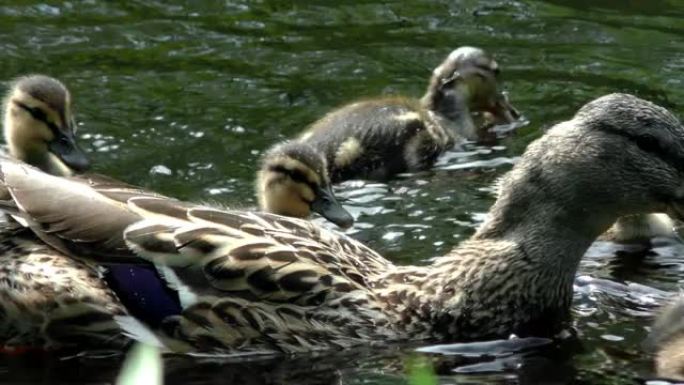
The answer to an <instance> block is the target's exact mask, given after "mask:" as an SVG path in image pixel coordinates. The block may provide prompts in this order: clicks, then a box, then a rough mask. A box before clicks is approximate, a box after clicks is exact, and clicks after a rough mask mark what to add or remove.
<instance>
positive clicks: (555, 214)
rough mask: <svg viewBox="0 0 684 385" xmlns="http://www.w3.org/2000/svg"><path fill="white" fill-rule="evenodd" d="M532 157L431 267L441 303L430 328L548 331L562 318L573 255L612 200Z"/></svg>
mask: <svg viewBox="0 0 684 385" xmlns="http://www.w3.org/2000/svg"><path fill="white" fill-rule="evenodd" d="M535 162H538V160H533V161H530V160H528V161H526V160H525V159H523V160H522V161H521V163H526V164H524V165H522V167H519V166H520V164H519V165H518V166H516V168H514V170H513V171H511V173H510V174H508V176H507V178H506V182H505V183H504V186H503V188H502V192H501V194H500V196H499V198H498V200H497V201H496V203H495V204H494V206H493V207H492V209H491V210H490V212H489V217H488V219H487V220H486V222H485V223H484V224H483V225H482V226H481V227H480V229H479V230H478V231H477V232H476V234H475V235H474V236H473V237H472V238H471V239H470V240H468V241H467V242H464V243H463V244H461V245H460V246H459V247H457V248H456V249H455V250H453V251H452V252H451V253H450V254H449V255H448V256H446V257H444V258H441V259H439V260H438V261H437V262H435V264H434V265H433V266H432V269H431V270H432V274H433V280H432V283H431V284H433V285H434V284H436V286H438V287H440V288H442V287H443V288H444V289H441V290H440V291H438V292H436V293H435V294H436V295H435V297H433V298H434V301H435V305H436V306H435V307H436V308H440V309H443V311H441V312H440V313H439V314H438V315H437V317H436V319H433V322H434V324H435V325H437V326H436V330H435V332H436V333H438V334H441V335H442V336H445V337H455V338H465V339H479V338H500V337H504V338H505V337H508V336H509V335H510V334H512V333H513V334H517V335H519V336H523V335H552V334H554V333H556V332H558V331H559V330H560V327H561V326H562V325H563V321H565V320H567V319H568V318H569V312H570V305H571V301H572V292H573V282H574V277H575V274H576V273H577V269H578V267H579V262H580V259H581V258H582V256H583V255H584V253H585V252H586V250H587V249H588V248H589V246H590V245H591V243H592V242H593V241H594V240H595V239H596V238H597V237H598V235H600V234H601V233H602V232H604V231H605V230H606V229H608V227H610V225H611V224H612V223H613V222H614V221H615V220H616V219H617V217H618V215H619V214H618V213H617V211H616V210H615V208H616V207H618V206H617V205H611V203H610V202H609V201H608V200H607V199H606V196H607V194H606V193H604V196H601V195H600V193H599V190H600V189H599V188H598V187H594V188H593V189H590V187H589V186H590V184H589V183H587V184H586V186H582V185H580V184H578V185H573V186H568V183H567V181H568V179H567V177H569V175H559V174H562V171H560V170H552V169H553V167H549V168H548V169H547V168H545V167H543V166H542V167H538V166H537V164H534V163H535ZM577 177H578V178H581V177H582V176H581V175H578V176H577ZM570 180H572V179H570ZM564 181H566V182H565V183H564ZM594 184H596V183H594ZM584 188H586V189H590V190H588V191H586V193H587V195H584V194H582V197H580V196H578V195H580V194H579V192H582V191H583V189H584ZM594 193H595V194H597V196H598V198H597V199H596V200H594V199H591V198H593V195H592V194H594ZM445 291H447V293H446V294H445Z"/></svg>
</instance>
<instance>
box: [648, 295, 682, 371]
mask: <svg viewBox="0 0 684 385" xmlns="http://www.w3.org/2000/svg"><path fill="white" fill-rule="evenodd" d="M682 320H684V297H679V298H677V299H676V300H675V301H673V302H672V303H671V304H669V305H667V306H665V307H664V308H663V310H662V312H661V313H660V315H659V316H658V317H657V319H656V321H655V322H654V324H653V326H652V328H651V332H650V333H649V335H648V338H647V339H646V341H645V343H644V346H645V347H646V349H647V350H649V351H652V352H655V355H656V356H655V366H656V373H657V374H658V375H659V376H661V377H664V378H669V379H673V380H684V322H682Z"/></svg>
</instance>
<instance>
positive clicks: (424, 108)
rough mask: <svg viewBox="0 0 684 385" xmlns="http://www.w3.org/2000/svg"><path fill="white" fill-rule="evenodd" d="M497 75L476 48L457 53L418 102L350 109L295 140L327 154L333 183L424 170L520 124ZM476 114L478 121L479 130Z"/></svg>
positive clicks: (323, 120) (376, 102) (369, 104)
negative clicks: (501, 127)
mask: <svg viewBox="0 0 684 385" xmlns="http://www.w3.org/2000/svg"><path fill="white" fill-rule="evenodd" d="M499 71H500V70H499V65H498V63H497V62H496V61H495V60H494V58H493V57H492V56H491V55H490V54H488V53H487V52H485V51H483V50H482V49H479V48H474V47H461V48H458V49H456V50H454V51H453V52H452V53H451V54H449V56H448V57H447V58H446V59H445V60H444V62H442V63H441V64H440V65H439V66H438V67H437V68H436V69H435V70H434V71H433V74H432V77H431V78H430V82H429V85H428V88H427V92H426V93H425V95H424V96H423V97H422V98H421V99H420V100H416V99H410V98H385V99H374V100H366V101H360V102H356V103H352V104H349V105H346V106H344V107H342V108H339V109H337V110H335V111H332V112H330V113H328V114H327V115H325V116H324V117H323V118H321V119H320V120H318V121H316V122H315V123H313V124H312V125H311V126H310V127H309V128H308V129H307V130H306V131H305V132H304V133H303V134H302V135H301V136H300V138H299V140H300V141H302V142H304V143H307V144H309V145H311V146H312V147H314V148H317V149H319V150H320V151H322V152H323V153H324V154H325V157H326V159H327V162H328V171H329V173H330V178H331V180H332V181H333V182H340V181H343V180H347V179H352V178H367V179H387V178H390V177H392V176H393V175H395V174H397V173H402V172H406V171H417V170H424V169H427V168H429V167H430V166H432V165H433V164H434V162H435V161H436V159H437V157H438V156H439V155H440V154H442V153H443V152H444V151H446V150H448V149H450V148H451V147H453V146H454V145H456V144H458V143H460V142H461V141H463V139H467V140H478V139H479V140H487V139H488V138H489V137H490V136H491V133H490V132H488V129H489V128H490V127H491V125H493V124H507V123H513V122H517V121H518V119H519V118H520V114H519V112H518V111H517V110H516V109H515V108H514V107H513V105H511V103H510V102H509V100H508V97H507V96H506V95H505V94H504V93H503V92H501V91H500V90H499V85H498V80H497V77H498V74H499ZM474 113H478V114H479V115H480V118H481V119H480V121H482V118H483V117H484V121H485V122H484V123H483V125H482V127H480V128H479V129H478V127H476V124H475V122H474V121H473V118H472V115H473V114H474Z"/></svg>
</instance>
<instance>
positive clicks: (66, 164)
mask: <svg viewBox="0 0 684 385" xmlns="http://www.w3.org/2000/svg"><path fill="white" fill-rule="evenodd" d="M3 107H4V108H3V113H4V133H5V140H6V142H7V145H8V147H9V152H10V154H11V155H12V156H14V157H16V158H18V159H20V160H22V161H25V162H27V163H29V164H32V165H34V166H37V167H39V168H41V169H43V171H46V172H49V173H52V174H56V175H71V174H73V173H74V172H79V171H84V170H86V169H87V168H88V166H89V162H88V158H87V157H86V156H85V154H84V152H83V151H82V150H81V149H80V147H79V146H78V145H77V144H76V137H75V131H76V124H75V121H74V117H73V115H72V113H71V95H70V94H69V90H68V89H67V88H66V87H65V86H64V84H62V83H61V82H60V81H59V80H57V79H54V78H51V77H48V76H44V75H30V76H24V77H20V78H18V79H17V80H15V81H14V82H13V83H12V85H11V88H10V91H9V92H8V93H7V95H6V97H5V99H4V104H3Z"/></svg>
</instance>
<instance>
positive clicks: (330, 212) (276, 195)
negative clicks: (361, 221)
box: [256, 142, 354, 228]
mask: <svg viewBox="0 0 684 385" xmlns="http://www.w3.org/2000/svg"><path fill="white" fill-rule="evenodd" d="M256 186H257V196H258V199H259V207H260V208H261V210H263V211H266V212H270V213H274V214H280V215H287V216H291V217H297V218H308V217H309V216H310V215H311V212H312V211H315V212H317V213H319V214H321V215H322V216H323V217H324V218H326V219H327V220H329V221H331V222H333V223H335V224H336V225H338V226H340V227H342V228H347V227H349V226H351V225H352V224H353V223H354V218H353V217H352V216H351V214H349V213H348V212H347V211H346V210H345V209H344V208H342V206H341V205H340V204H339V203H338V202H337V199H336V198H335V195H334V193H333V191H332V187H331V185H330V178H329V177H328V171H327V165H326V160H325V158H324V157H323V155H322V154H321V153H319V152H318V151H316V150H315V149H314V148H313V147H311V146H309V145H307V144H305V143H299V142H286V143H282V144H279V145H276V146H275V147H273V148H271V149H270V150H269V151H268V152H267V153H266V154H265V155H264V157H263V158H262V165H261V169H260V171H259V172H258V173H257V183H256Z"/></svg>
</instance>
